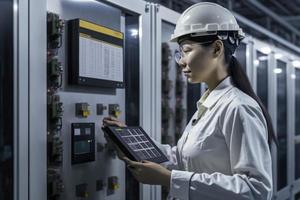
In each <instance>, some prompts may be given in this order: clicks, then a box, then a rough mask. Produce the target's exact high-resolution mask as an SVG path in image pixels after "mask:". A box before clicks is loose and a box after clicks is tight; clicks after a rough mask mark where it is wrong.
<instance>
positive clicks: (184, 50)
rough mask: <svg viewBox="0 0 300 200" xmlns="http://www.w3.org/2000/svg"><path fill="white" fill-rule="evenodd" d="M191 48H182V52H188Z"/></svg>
mask: <svg viewBox="0 0 300 200" xmlns="http://www.w3.org/2000/svg"><path fill="white" fill-rule="evenodd" d="M191 50H192V49H182V52H183V53H188V52H190V51H191Z"/></svg>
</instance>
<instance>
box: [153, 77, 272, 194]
mask: <svg viewBox="0 0 300 200" xmlns="http://www.w3.org/2000/svg"><path fill="white" fill-rule="evenodd" d="M197 108H198V110H197V112H196V113H195V114H194V116H193V117H192V119H191V121H190V122H189V123H188V125H187V127H186V129H185V131H184V133H183V135H182V136H181V138H180V140H179V141H178V143H177V146H174V147H171V146H169V145H161V144H158V146H159V148H160V149H161V150H162V151H163V152H164V153H165V155H167V157H168V158H169V160H170V161H169V162H167V163H164V165H165V166H166V167H167V168H169V169H170V170H172V173H171V182H170V194H169V196H170V197H173V198H175V199H182V200H196V199H197V200H223V199H224V200H242V199H251V200H252V199H253V200H269V199H271V196H272V161H271V155H270V150H269V146H268V142H267V124H266V120H265V118H264V116H263V113H262V110H261V108H260V107H259V105H258V104H257V102H256V101H255V100H254V99H252V98H251V97H250V96H248V95H247V94H245V93H243V92H242V91H241V90H239V89H238V88H236V87H234V86H233V85H232V81H231V77H227V78H226V79H224V80H223V81H222V82H221V83H220V84H219V85H218V86H217V87H216V88H215V89H214V90H213V91H211V92H210V93H208V92H206V93H205V94H204V95H203V96H202V97H201V99H200V100H199V102H198V103H197ZM197 118H199V120H198V122H196V124H195V125H192V121H193V120H194V119H197Z"/></svg>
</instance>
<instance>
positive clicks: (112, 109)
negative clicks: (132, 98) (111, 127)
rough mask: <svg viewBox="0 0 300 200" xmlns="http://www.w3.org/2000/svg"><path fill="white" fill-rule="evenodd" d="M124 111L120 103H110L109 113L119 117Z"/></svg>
mask: <svg viewBox="0 0 300 200" xmlns="http://www.w3.org/2000/svg"><path fill="white" fill-rule="evenodd" d="M121 113H122V111H121V110H120V106H119V104H109V105H108V114H109V115H112V116H114V117H115V118H119V116H120V115H121Z"/></svg>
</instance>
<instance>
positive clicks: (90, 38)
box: [68, 19, 124, 88]
mask: <svg viewBox="0 0 300 200" xmlns="http://www.w3.org/2000/svg"><path fill="white" fill-rule="evenodd" d="M68 42H69V43H68V79H69V84H71V85H83V86H97V87H112V88H123V87H124V67H123V65H124V55H123V54H124V49H123V47H124V35H123V33H122V32H119V31H116V30H113V29H110V28H107V27H104V26H101V25H98V24H95V23H92V22H89V21H86V20H82V19H73V20H69V21H68Z"/></svg>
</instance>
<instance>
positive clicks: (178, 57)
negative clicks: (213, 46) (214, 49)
mask: <svg viewBox="0 0 300 200" xmlns="http://www.w3.org/2000/svg"><path fill="white" fill-rule="evenodd" d="M213 42H214V41H207V42H197V43H193V45H194V44H195V45H203V44H209V43H213ZM185 56H186V54H185V53H184V52H183V51H182V48H181V47H179V49H176V50H175V53H174V57H175V61H176V63H177V64H179V62H180V60H181V59H182V58H184V57H185Z"/></svg>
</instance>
